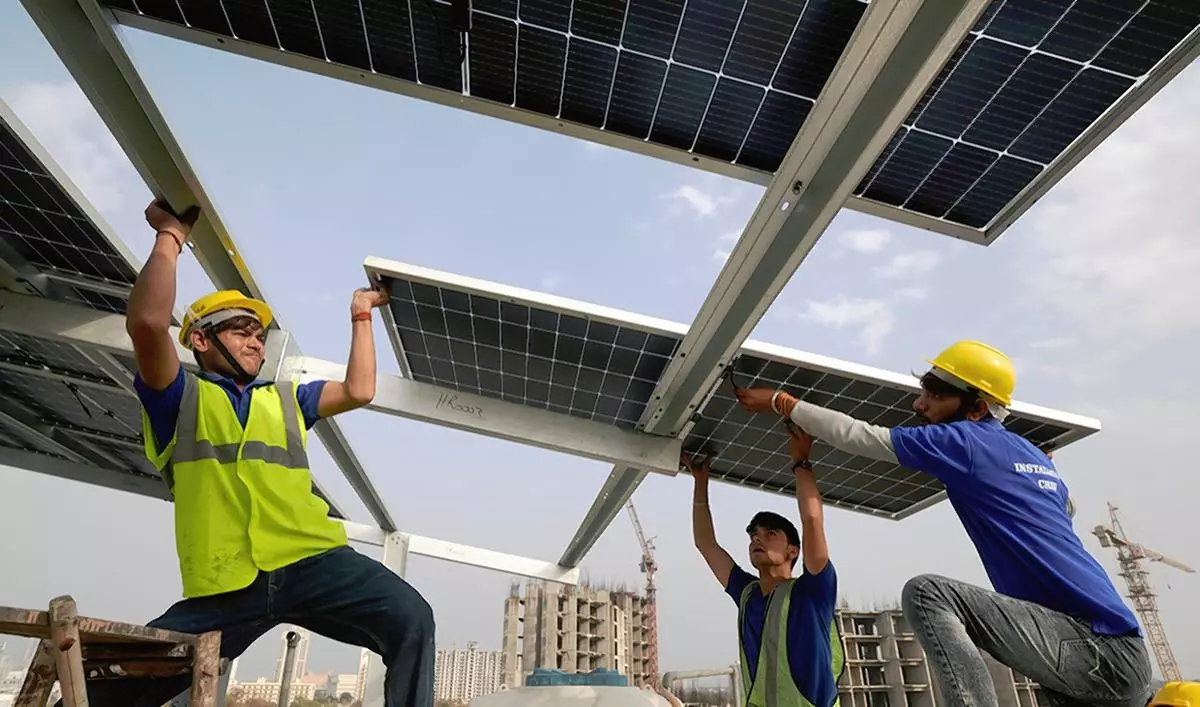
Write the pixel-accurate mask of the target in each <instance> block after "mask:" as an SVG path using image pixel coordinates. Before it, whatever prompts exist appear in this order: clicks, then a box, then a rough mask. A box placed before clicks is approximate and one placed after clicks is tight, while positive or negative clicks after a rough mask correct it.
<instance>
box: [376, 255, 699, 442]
mask: <svg viewBox="0 0 1200 707" xmlns="http://www.w3.org/2000/svg"><path fill="white" fill-rule="evenodd" d="M379 279H380V281H381V282H382V283H383V285H384V286H385V287H387V289H388V292H389V293H390V295H391V299H390V302H389V310H390V313H391V318H392V321H393V322H394V326H395V332H396V338H395V341H398V342H399V345H400V347H401V348H402V354H401V361H402V365H403V367H404V371H405V374H406V375H407V376H408V377H410V378H412V379H413V380H416V381H420V382H423V383H432V384H434V385H439V386H442V387H446V388H452V389H454V390H457V391H463V392H470V393H476V394H478V395H484V396H487V397H491V398H497V399H500V400H506V401H508V402H514V403H519V404H522V405H529V406H533V407H539V408H543V409H546V410H551V411H554V412H561V413H565V414H568V415H572V416H575V417H580V418H584V419H589V420H598V421H601V422H606V423H609V424H613V425H616V426H618V427H621V428H624V429H632V428H634V427H635V426H636V425H637V423H638V420H639V418H641V416H642V413H643V411H644V410H645V408H646V405H647V404H648V402H649V400H650V397H651V396H652V395H653V394H654V387H655V384H657V383H658V379H659V377H660V376H661V375H662V372H663V371H664V370H665V369H666V367H667V364H668V363H669V362H670V360H671V357H672V356H674V355H675V350H676V349H677V348H678V347H679V343H680V341H681V339H682V336H681V335H680V334H679V333H678V331H672V330H671V329H666V328H662V329H656V328H653V327H639V326H636V325H631V324H629V323H628V322H624V321H622V320H621V319H619V318H617V317H609V316H604V315H603V314H596V313H585V312H569V311H559V310H556V309H554V308H552V307H549V306H546V305H545V304H543V303H540V302H539V301H538V300H536V299H529V300H527V299H523V298H520V297H511V298H497V297H496V296H495V295H494V294H492V293H488V292H486V291H483V290H480V291H475V292H472V291H470V290H469V289H468V290H463V289H457V288H454V287H450V286H446V285H444V284H441V283H437V282H431V281H428V280H423V279H422V278H420V277H419V276H418V277H391V276H388V275H386V274H380V276H379Z"/></svg>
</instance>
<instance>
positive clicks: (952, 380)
mask: <svg viewBox="0 0 1200 707" xmlns="http://www.w3.org/2000/svg"><path fill="white" fill-rule="evenodd" d="M930 363H931V364H932V367H931V368H930V370H929V371H928V372H927V373H926V374H925V375H924V376H922V377H921V381H920V382H921V394H920V397H918V398H917V400H916V402H915V403H914V404H913V409H914V410H915V411H916V413H917V415H918V417H920V418H921V420H922V422H923V423H925V424H923V425H921V426H917V427H903V428H894V429H888V428H885V427H879V426H876V425H871V424H868V423H866V422H863V421H860V420H856V419H854V418H852V417H850V416H849V415H844V414H842V413H840V412H835V411H832V410H828V409H825V408H821V407H818V406H816V405H812V404H809V403H805V402H802V401H798V400H796V399H795V398H794V397H792V396H790V395H788V394H787V393H784V392H782V391H776V390H770V389H765V388H759V389H747V390H740V391H738V398H739V400H740V401H741V403H742V405H743V406H744V407H745V408H746V409H748V410H751V411H754V412H767V411H774V412H775V413H776V414H779V415H782V416H784V417H785V418H787V419H790V420H791V421H793V422H795V424H797V425H800V426H801V427H803V428H804V429H805V430H807V431H808V432H810V433H812V434H813V435H814V436H815V437H816V438H817V439H821V440H823V441H825V442H826V443H828V444H830V445H832V446H833V447H835V448H837V449H840V450H842V451H844V452H849V453H853V454H860V455H863V456H866V457H870V458H872V459H878V460H882V461H889V462H894V463H899V464H901V465H903V466H906V467H908V468H910V469H918V470H921V471H924V472H926V473H928V474H929V475H931V476H933V477H935V478H936V479H938V480H939V481H941V482H942V484H943V485H944V486H945V487H946V495H947V497H948V498H949V500H950V505H951V506H952V507H953V508H954V511H955V512H956V513H957V514H958V517H959V520H960V521H962V524H963V527H964V528H965V529H966V531H967V535H968V536H969V537H970V538H971V542H972V543H974V545H975V549H976V550H977V551H978V553H979V559H980V560H981V562H982V563H983V567H984V570H985V571H986V572H987V575H988V578H989V579H990V580H991V582H992V586H993V587H994V588H995V590H996V591H995V592H991V591H988V590H986V589H981V588H979V587H975V586H972V585H970V584H966V583H964V582H959V581H957V580H953V579H948V578H946V577H940V576H935V575H921V576H919V577H915V578H913V579H912V580H909V582H908V583H907V584H906V585H905V586H904V594H903V604H904V614H905V617H906V618H907V619H908V620H909V622H910V623H911V624H912V626H913V628H914V629H915V631H916V632H917V636H918V638H919V639H920V641H921V644H922V646H924V648H925V651H926V655H927V657H928V660H929V663H930V665H931V666H932V668H933V672H934V675H935V678H936V680H937V683H938V687H939V688H940V690H941V693H942V696H943V698H944V699H946V700H948V702H949V704H951V705H996V704H997V698H996V693H995V689H994V686H993V685H992V681H991V677H990V676H989V673H988V669H987V666H986V665H985V664H984V662H983V659H982V657H981V656H980V654H979V651H978V650H977V649H983V650H985V651H987V652H988V653H990V654H991V655H992V656H993V657H995V658H996V659H997V660H999V661H1000V662H1001V663H1003V664H1005V665H1007V666H1009V667H1011V668H1013V669H1014V670H1016V671H1017V672H1020V673H1022V674H1024V675H1026V676H1028V677H1030V678H1032V679H1033V680H1035V681H1037V682H1038V683H1040V684H1041V686H1042V687H1043V689H1044V690H1045V691H1046V694H1047V696H1048V697H1049V698H1050V699H1051V701H1052V702H1053V703H1054V704H1055V705H1075V704H1090V705H1112V706H1114V707H1115V706H1117V705H1136V706H1137V707H1142V706H1143V705H1145V703H1146V699H1147V697H1148V696H1149V690H1150V675H1151V673H1150V659H1149V655H1148V653H1147V651H1146V645H1145V642H1144V641H1143V640H1142V637H1141V631H1140V630H1139V628H1138V624H1137V620H1136V619H1135V618H1134V615H1133V613H1132V612H1131V611H1130V610H1129V609H1128V608H1127V607H1126V606H1125V604H1124V603H1123V602H1122V600H1121V597H1120V595H1119V594H1118V593H1117V590H1116V588H1115V587H1114V586H1113V583H1112V581H1111V580H1110V579H1109V578H1108V576H1107V575H1106V574H1105V572H1104V569H1103V568H1102V567H1101V566H1100V564H1099V563H1097V562H1096V560H1095V559H1094V558H1093V557H1092V556H1091V555H1090V554H1088V552H1087V550H1086V549H1084V547H1083V543H1082V542H1081V541H1080V539H1079V537H1078V536H1077V535H1076V534H1075V531H1074V528H1073V527H1072V525H1071V518H1070V516H1069V513H1068V510H1067V507H1068V503H1069V496H1068V491H1067V486H1066V483H1064V481H1063V479H1062V478H1061V477H1059V475H1058V472H1057V471H1056V470H1055V468H1054V462H1052V461H1051V460H1050V458H1049V457H1048V456H1047V455H1046V453H1045V452H1043V451H1042V450H1039V449H1038V448H1037V447H1035V446H1034V445H1032V444H1030V443H1029V442H1028V441H1027V440H1025V439H1024V438H1022V437H1020V436H1019V435H1016V434H1014V433H1012V432H1009V431H1008V430H1006V429H1005V428H1004V426H1003V424H1002V423H1003V421H1004V418H1005V417H1006V416H1007V415H1008V407H1009V405H1011V403H1012V392H1013V388H1014V387H1015V383H1016V375H1015V373H1014V370H1013V366H1012V362H1011V361H1009V359H1008V357H1006V356H1005V355H1004V354H1002V353H1000V352H999V351H997V350H996V349H994V348H992V347H990V346H987V345H986V344H982V343H980V342H977V341H960V342H958V343H956V344H954V345H952V346H951V347H950V348H948V349H946V350H945V351H943V352H942V353H941V355H939V356H938V357H937V358H936V359H934V360H933V361H931V362H930Z"/></svg>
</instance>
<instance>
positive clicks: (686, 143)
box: [103, 0, 1200, 229]
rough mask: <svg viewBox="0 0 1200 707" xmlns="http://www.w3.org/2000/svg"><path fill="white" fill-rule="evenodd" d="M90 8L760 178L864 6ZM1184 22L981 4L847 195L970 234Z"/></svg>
mask: <svg viewBox="0 0 1200 707" xmlns="http://www.w3.org/2000/svg"><path fill="white" fill-rule="evenodd" d="M103 1H104V2H105V3H106V4H107V5H109V6H111V7H113V8H117V9H120V10H124V11H127V12H133V13H139V14H141V15H142V16H144V17H149V18H152V19H154V20H159V21H164V22H168V23H172V24H175V25H178V26H183V27H190V28H192V29H193V30H196V31H199V32H205V33H214V34H216V35H220V36H223V37H236V38H238V39H241V40H245V41H247V42H251V43H254V44H257V45H262V46H265V47H268V48H271V49H276V50H280V51H281V52H287V53H289V54H292V55H297V54H298V55H302V56H307V57H310V58H313V59H317V60H319V61H320V62H321V63H320V64H314V65H312V66H310V67H309V68H310V69H311V70H314V71H322V70H323V68H322V67H325V66H328V65H330V64H340V65H344V66H346V67H351V68H354V69H356V70H361V71H364V72H372V73H373V74H378V75H383V76H389V77H392V78H396V79H399V80H401V81H403V82H409V83H412V84H420V85H423V86H428V87H433V88H437V89H443V90H446V91H450V92H453V93H459V94H463V95H467V96H471V97H472V98H474V99H479V100H482V101H485V102H489V103H492V104H497V105H500V106H507V107H510V108H513V109H517V110H516V111H515V112H512V113H509V114H508V116H509V117H510V118H513V119H516V120H521V119H522V118H521V116H522V115H523V114H527V113H534V114H538V115H541V116H543V117H550V118H554V119H557V120H561V121H569V122H571V123H574V124H578V125H582V126H586V127H590V128H595V129H599V130H603V131H609V132H613V133H619V134H621V135H624V136H628V137H633V138H636V139H638V140H643V141H646V142H648V143H652V144H657V145H660V146H663V147H666V148H673V149H678V150H684V151H687V152H690V153H691V154H693V155H698V156H703V157H706V158H710V159H712V160H715V161H717V162H720V163H730V164H735V165H740V166H742V167H745V168H747V169H749V170H751V171H752V172H754V173H755V174H758V173H762V172H766V173H771V172H774V171H775V170H776V169H777V168H778V167H779V165H780V163H781V162H782V160H783V158H784V156H785V155H786V153H787V150H788V148H789V147H790V145H791V143H792V141H793V140H794V139H795V137H796V134H797V133H798V131H799V130H800V128H801V126H802V125H803V123H804V121H805V119H806V118H807V116H808V114H809V111H810V109H811V108H812V106H813V103H814V101H815V99H816V98H817V96H818V95H819V93H820V91H821V89H822V87H823V86H824V85H825V82H826V81H827V80H828V78H829V76H830V74H831V72H832V70H833V68H834V66H835V64H836V63H837V61H838V58H839V57H840V55H841V53H842V51H843V50H844V49H845V47H846V45H847V43H848V41H849V39H850V37H851V35H852V33H853V32H854V29H855V28H856V26H857V24H858V22H859V20H860V19H861V17H862V15H863V13H864V11H865V9H866V7H867V4H866V3H865V2H862V1H861V0H808V2H803V3H802V2H794V1H792V0H754V1H747V2H733V1H722V0H690V1H688V2H684V0H521V1H520V2H518V1H517V0H475V2H474V3H473V7H474V11H473V13H472V16H473V21H472V28H471V31H470V33H469V34H468V36H467V39H466V42H465V43H464V44H462V45H461V46H460V39H459V35H458V33H457V32H456V31H455V28H454V27H453V25H452V23H451V12H450V6H449V4H448V3H447V2H445V1H444V0H419V1H417V0H414V1H413V2H393V1H392V0H361V2H340V0H269V1H268V0H189V2H176V1H175V0H103ZM1198 25H1200V5H1198V4H1197V3H1194V2H1186V1H1185V0H992V2H991V3H990V4H989V5H988V6H987V8H986V9H985V11H984V13H983V15H982V16H981V17H980V19H979V20H978V22H977V23H976V25H975V27H974V28H973V29H972V31H971V32H970V34H969V36H968V37H967V39H966V40H965V41H964V42H963V43H962V44H961V46H959V47H958V49H957V51H956V52H955V53H954V55H953V57H952V58H951V59H950V60H949V61H948V62H947V64H946V66H945V67H944V69H943V70H942V72H941V73H940V75H939V76H938V77H937V79H936V80H935V82H934V83H933V85H932V86H931V87H930V88H929V89H928V90H927V91H926V93H925V95H924V96H923V97H922V98H921V100H920V102H919V103H918V105H917V106H916V108H915V109H914V110H913V111H912V113H911V114H910V115H909V116H908V118H907V119H906V121H905V122H904V125H903V127H902V128H901V129H900V130H899V131H898V132H897V134H896V135H895V136H893V138H892V139H891V141H890V143H889V144H888V145H887V147H886V148H885V150H884V151H883V153H882V154H881V155H880V157H879V158H878V160H877V161H876V162H875V164H874V165H873V167H872V168H871V170H870V171H869V173H868V174H867V176H866V177H865V178H864V179H863V180H862V182H861V183H860V184H859V185H858V186H857V187H856V189H855V192H854V193H855V196H856V197H857V198H861V199H866V200H869V201H873V202H878V203H880V204H885V205H888V206H891V207H895V208H898V209H901V210H904V211H910V212H914V213H918V214H922V215H926V216H931V217H934V218H936V219H941V220H944V221H946V222H948V223H953V224H957V225H959V226H967V227H970V228H976V229H983V228H985V227H987V226H988V225H989V224H990V223H991V222H992V221H993V220H994V219H995V217H996V216H997V215H998V214H1000V213H1001V212H1002V211H1003V210H1004V209H1005V208H1006V207H1007V206H1008V205H1009V204H1011V203H1012V202H1013V200H1014V199H1015V198H1016V197H1017V196H1018V195H1019V194H1020V193H1021V192H1022V190H1024V189H1025V188H1026V187H1028V186H1029V185H1030V184H1032V183H1034V182H1035V181H1036V180H1037V179H1038V178H1039V176H1041V175H1043V174H1044V173H1045V172H1046V169H1047V166H1048V165H1050V164H1052V163H1053V162H1054V161H1055V160H1056V159H1057V158H1058V157H1059V156H1060V155H1061V154H1062V153H1063V152H1064V150H1065V149H1066V148H1067V147H1068V146H1069V145H1070V144H1071V143H1072V142H1074V141H1075V140H1076V139H1077V138H1080V136H1082V135H1084V134H1085V133H1086V132H1087V131H1088V130H1091V129H1094V128H1095V127H1096V126H1097V125H1098V121H1100V119H1101V118H1102V116H1104V115H1105V114H1106V113H1107V112H1109V111H1110V110H1111V109H1113V108H1114V106H1116V105H1117V104H1118V103H1119V102H1120V101H1121V99H1122V97H1123V96H1125V95H1126V92H1127V91H1128V90H1129V89H1130V88H1131V87H1133V86H1135V85H1137V84H1138V83H1139V82H1142V81H1145V80H1146V78H1147V77H1148V76H1149V75H1150V74H1151V73H1153V72H1154V71H1156V70H1162V68H1163V66H1162V60H1163V59H1164V57H1166V56H1167V55H1168V54H1170V53H1171V52H1172V50H1174V49H1176V48H1177V47H1178V46H1179V45H1180V43H1181V42H1182V41H1184V40H1185V39H1186V38H1187V37H1188V36H1189V34H1191V33H1192V32H1194V31H1195V30H1196V27H1197V26H1198ZM186 31H187V30H185V32H186ZM280 56H281V57H282V54H281V55H280ZM460 59H461V61H460ZM363 76H366V74H363Z"/></svg>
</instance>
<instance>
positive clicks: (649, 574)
mask: <svg viewBox="0 0 1200 707" xmlns="http://www.w3.org/2000/svg"><path fill="white" fill-rule="evenodd" d="M625 508H626V509H627V510H628V511H629V519H630V520H631V521H633V532H635V533H637V539H638V544H639V545H641V546H642V561H641V563H640V565H639V567H640V568H641V570H642V574H644V575H646V623H648V624H649V625H650V630H649V633H650V637H649V639H647V646H646V653H647V654H648V655H647V656H646V659H647V660H646V663H647V666H646V671H647V672H648V673H650V679H649V681H648V682H649V684H650V686H651V687H658V685H659V680H660V677H659V674H658V597H657V593H656V588H655V586H654V573H655V572H657V571H658V563H657V562H655V561H654V538H647V537H646V533H645V531H643V530H642V522H641V521H640V520H638V515H637V509H635V508H634V507H633V501H632V500H630V501H629V503H628V504H626V506H625Z"/></svg>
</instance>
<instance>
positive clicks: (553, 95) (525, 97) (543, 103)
mask: <svg viewBox="0 0 1200 707" xmlns="http://www.w3.org/2000/svg"><path fill="white" fill-rule="evenodd" d="M566 54H567V36H566V35H565V34H559V33H557V32H549V31H546V30H544V29H538V28H536V27H530V26H529V25H521V26H520V27H519V29H518V31H517V107H518V108H524V109H526V110H531V111H534V112H536V113H545V114H547V115H558V111H559V106H560V105H561V104H562V84H563V71H564V69H565V68H566Z"/></svg>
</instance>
